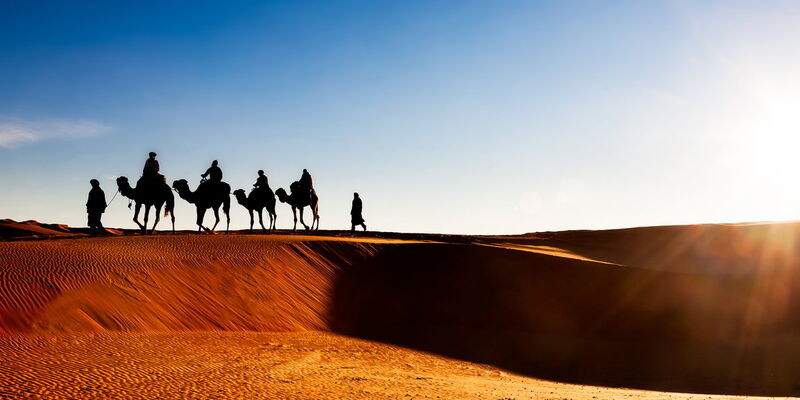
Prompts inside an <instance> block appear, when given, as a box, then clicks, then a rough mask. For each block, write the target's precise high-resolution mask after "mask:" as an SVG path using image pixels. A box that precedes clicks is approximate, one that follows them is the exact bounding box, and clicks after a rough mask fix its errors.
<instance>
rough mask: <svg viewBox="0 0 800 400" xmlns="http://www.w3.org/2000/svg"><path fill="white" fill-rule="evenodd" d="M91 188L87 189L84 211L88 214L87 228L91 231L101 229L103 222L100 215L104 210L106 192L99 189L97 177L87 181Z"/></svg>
mask: <svg viewBox="0 0 800 400" xmlns="http://www.w3.org/2000/svg"><path fill="white" fill-rule="evenodd" d="M89 183H90V184H91V185H92V190H90V191H89V199H88V200H87V201H86V213H88V214H89V229H91V230H92V231H102V230H103V229H104V228H103V223H102V222H100V217H101V216H102V215H103V213H104V212H105V211H106V207H107V206H108V204H106V194H105V193H104V192H103V189H100V182H98V181H97V179H92V180H90V181H89Z"/></svg>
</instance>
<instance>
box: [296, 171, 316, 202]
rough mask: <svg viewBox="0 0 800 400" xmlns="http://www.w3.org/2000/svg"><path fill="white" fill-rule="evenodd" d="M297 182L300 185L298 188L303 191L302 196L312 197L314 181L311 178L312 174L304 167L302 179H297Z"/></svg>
mask: <svg viewBox="0 0 800 400" xmlns="http://www.w3.org/2000/svg"><path fill="white" fill-rule="evenodd" d="M297 183H298V187H299V189H298V190H299V191H301V192H302V196H303V197H304V198H305V196H308V197H307V198H308V199H310V198H311V189H314V183H313V180H312V179H311V174H309V173H308V170H307V169H303V175H302V176H300V180H299V181H297Z"/></svg>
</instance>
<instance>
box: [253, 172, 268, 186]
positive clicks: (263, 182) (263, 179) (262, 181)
mask: <svg viewBox="0 0 800 400" xmlns="http://www.w3.org/2000/svg"><path fill="white" fill-rule="evenodd" d="M253 187H255V188H256V189H267V188H269V182H268V181H267V176H266V175H264V170H263V169H260V170H258V178H257V179H256V183H255V184H253Z"/></svg>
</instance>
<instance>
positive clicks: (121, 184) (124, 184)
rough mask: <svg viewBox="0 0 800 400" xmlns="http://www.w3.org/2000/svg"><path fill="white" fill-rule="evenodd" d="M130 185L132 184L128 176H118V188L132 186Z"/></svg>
mask: <svg viewBox="0 0 800 400" xmlns="http://www.w3.org/2000/svg"><path fill="white" fill-rule="evenodd" d="M130 186H131V184H130V183H129V182H128V178H126V177H124V176H118V177H117V187H118V188H120V189H122V188H126V187H130Z"/></svg>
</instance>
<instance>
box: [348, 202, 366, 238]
mask: <svg viewBox="0 0 800 400" xmlns="http://www.w3.org/2000/svg"><path fill="white" fill-rule="evenodd" d="M361 207H362V205H361V198H360V197H358V193H353V207H352V208H351V209H350V224H351V225H352V226H351V227H350V230H351V231H354V232H355V230H356V226H358V225H361V227H362V228H364V231H365V232H366V231H367V225H366V224H364V217H362V216H361Z"/></svg>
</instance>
